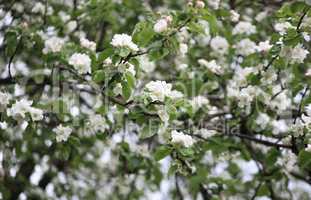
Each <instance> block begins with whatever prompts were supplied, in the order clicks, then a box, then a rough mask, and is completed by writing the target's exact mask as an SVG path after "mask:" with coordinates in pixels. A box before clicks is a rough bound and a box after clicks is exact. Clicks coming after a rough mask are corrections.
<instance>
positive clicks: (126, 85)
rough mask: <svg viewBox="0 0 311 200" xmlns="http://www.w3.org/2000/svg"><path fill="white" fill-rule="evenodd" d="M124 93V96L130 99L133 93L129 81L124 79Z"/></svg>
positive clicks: (122, 83)
mask: <svg viewBox="0 0 311 200" xmlns="http://www.w3.org/2000/svg"><path fill="white" fill-rule="evenodd" d="M121 85H122V94H123V97H124V98H125V99H126V100H128V99H129V98H130V97H131V94H132V88H131V87H130V85H129V83H128V82H127V81H122V82H121Z"/></svg>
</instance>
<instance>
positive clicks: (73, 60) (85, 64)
mask: <svg viewBox="0 0 311 200" xmlns="http://www.w3.org/2000/svg"><path fill="white" fill-rule="evenodd" d="M68 63H69V64H70V65H72V66H73V67H74V68H75V69H76V70H77V71H78V73H79V74H86V73H91V59H90V57H89V56H88V55H86V54H84V53H74V54H73V55H72V56H71V57H70V58H69V60H68Z"/></svg>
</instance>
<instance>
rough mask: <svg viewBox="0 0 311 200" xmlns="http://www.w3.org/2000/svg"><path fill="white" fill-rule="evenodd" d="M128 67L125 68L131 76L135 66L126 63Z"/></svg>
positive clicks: (134, 72) (134, 73)
mask: <svg viewBox="0 0 311 200" xmlns="http://www.w3.org/2000/svg"><path fill="white" fill-rule="evenodd" d="M127 66H128V68H127V69H126V71H127V72H130V73H131V74H132V75H133V76H135V75H136V71H135V66H134V65H132V64H131V63H127Z"/></svg>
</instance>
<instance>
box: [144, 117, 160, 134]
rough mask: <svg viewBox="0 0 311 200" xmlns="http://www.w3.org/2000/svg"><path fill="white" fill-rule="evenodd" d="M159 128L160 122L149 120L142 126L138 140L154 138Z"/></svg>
mask: <svg viewBox="0 0 311 200" xmlns="http://www.w3.org/2000/svg"><path fill="white" fill-rule="evenodd" d="M159 126H160V121H158V120H149V122H148V123H146V124H144V125H143V128H142V130H141V132H140V134H139V138H140V139H146V138H150V137H152V136H154V135H155V134H157V133H158V130H159Z"/></svg>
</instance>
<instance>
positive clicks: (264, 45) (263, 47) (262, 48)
mask: <svg viewBox="0 0 311 200" xmlns="http://www.w3.org/2000/svg"><path fill="white" fill-rule="evenodd" d="M272 46H273V45H271V44H270V42H269V40H267V41H264V42H259V44H258V46H257V48H256V49H257V51H259V52H267V51H269V50H270V49H271V48H272Z"/></svg>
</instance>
